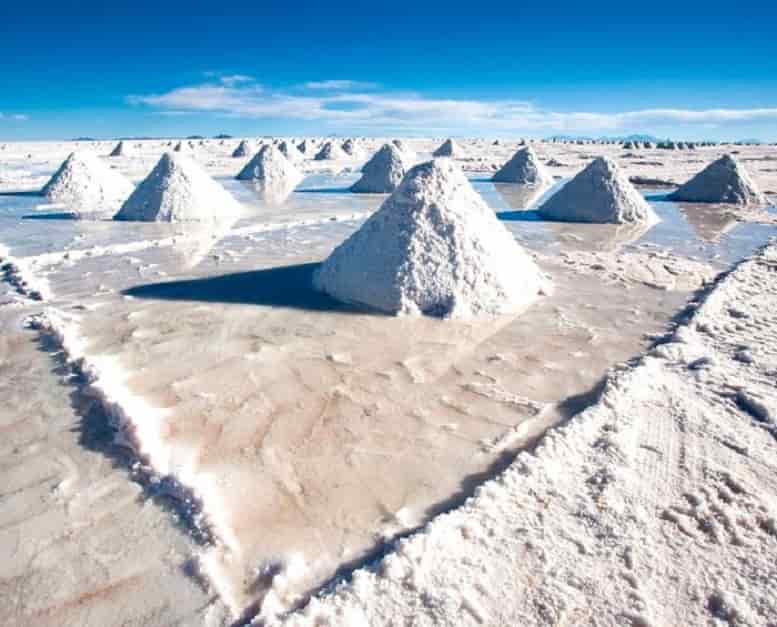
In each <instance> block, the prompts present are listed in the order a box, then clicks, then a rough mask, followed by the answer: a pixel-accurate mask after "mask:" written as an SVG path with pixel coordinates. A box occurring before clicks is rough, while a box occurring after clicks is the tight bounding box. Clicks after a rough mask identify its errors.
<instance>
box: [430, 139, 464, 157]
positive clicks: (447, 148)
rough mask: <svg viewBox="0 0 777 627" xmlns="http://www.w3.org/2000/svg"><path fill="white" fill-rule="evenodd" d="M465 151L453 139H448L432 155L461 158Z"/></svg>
mask: <svg viewBox="0 0 777 627" xmlns="http://www.w3.org/2000/svg"><path fill="white" fill-rule="evenodd" d="M462 153H463V151H462V149H461V147H460V146H459V145H458V144H457V143H456V142H455V141H453V140H452V139H446V140H445V141H444V142H443V143H442V144H441V145H440V147H439V148H438V149H437V150H435V151H434V152H433V153H432V154H433V155H434V156H435V157H460V156H461V155H462Z"/></svg>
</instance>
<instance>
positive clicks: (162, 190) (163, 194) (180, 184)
mask: <svg viewBox="0 0 777 627" xmlns="http://www.w3.org/2000/svg"><path fill="white" fill-rule="evenodd" d="M238 213H240V203H238V202H237V201H236V200H235V199H234V198H233V197H232V195H231V194H230V193H229V192H228V191H227V190H225V189H224V188H223V187H222V186H221V185H219V184H218V183H217V182H216V181H214V180H213V179H212V178H211V177H210V176H209V175H208V173H207V172H205V170H203V169H202V167H200V165H199V164H197V163H196V162H194V161H193V160H192V159H190V158H188V157H185V156H183V155H181V154H174V153H170V152H166V153H164V154H163V155H162V158H161V159H160V160H159V162H158V163H157V164H156V166H154V169H153V170H152V171H151V173H150V174H149V175H148V176H147V177H146V178H145V179H143V181H141V183H140V184H139V185H138V186H137V188H136V189H135V191H134V192H133V193H132V195H131V196H130V197H129V198H128V199H127V200H126V201H125V202H124V204H123V205H122V206H121V209H120V210H119V212H118V213H117V214H116V215H115V216H114V217H113V219H114V220H136V221H142V222H214V221H219V220H222V219H224V218H225V217H226V216H232V215H237V214H238Z"/></svg>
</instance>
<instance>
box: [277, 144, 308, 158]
mask: <svg viewBox="0 0 777 627" xmlns="http://www.w3.org/2000/svg"><path fill="white" fill-rule="evenodd" d="M278 150H280V151H281V154H283V156H284V157H286V159H288V160H289V161H292V162H295V161H300V160H301V159H303V155H302V153H301V152H300V151H299V150H297V147H296V146H295V145H294V144H293V143H292V142H290V141H286V140H284V141H282V142H281V143H280V144H278Z"/></svg>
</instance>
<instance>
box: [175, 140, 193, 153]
mask: <svg viewBox="0 0 777 627" xmlns="http://www.w3.org/2000/svg"><path fill="white" fill-rule="evenodd" d="M173 150H174V151H175V152H188V151H189V150H190V147H189V146H187V145H186V144H184V143H183V142H178V143H177V144H176V145H175V148H173Z"/></svg>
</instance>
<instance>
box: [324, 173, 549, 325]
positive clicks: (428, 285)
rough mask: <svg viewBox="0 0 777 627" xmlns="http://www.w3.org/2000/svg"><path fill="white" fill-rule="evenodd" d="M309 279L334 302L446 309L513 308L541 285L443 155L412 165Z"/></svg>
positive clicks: (393, 309) (462, 312) (461, 312)
mask: <svg viewBox="0 0 777 627" xmlns="http://www.w3.org/2000/svg"><path fill="white" fill-rule="evenodd" d="M313 282H314V286H315V288H316V289H318V290H321V291H324V292H327V293H328V294H330V295H331V296H333V297H334V298H336V299H338V300H341V301H344V302H349V303H358V304H362V305H367V306H369V307H372V308H375V309H378V310H381V311H386V312H389V313H403V314H421V313H424V314H429V315H438V316H455V317H468V316H472V315H478V314H486V315H488V314H501V313H508V312H515V311H517V310H519V309H521V308H522V307H523V306H525V305H526V304H527V303H530V302H531V301H532V300H534V299H535V298H536V297H537V295H538V294H539V293H540V291H541V290H542V289H544V288H545V287H546V285H545V283H544V279H543V277H542V275H541V274H540V271H539V270H538V268H537V266H536V265H535V264H534V262H533V261H532V260H531V258H530V257H529V256H528V255H527V254H526V253H525V252H524V250H523V249H522V248H521V247H520V246H519V245H518V244H517V242H516V241H515V239H514V238H513V236H512V235H511V234H510V233H509V232H508V231H507V229H505V227H504V225H502V224H501V223H500V222H499V220H497V218H496V215H495V214H494V212H493V211H492V210H491V209H490V208H489V207H488V206H487V205H486V204H485V202H483V200H482V199H481V197H480V196H479V195H478V194H477V192H475V190H474V189H473V188H472V186H471V185H470V184H469V182H468V181H467V179H466V177H465V176H464V174H463V173H462V172H461V170H459V169H458V168H457V167H456V165H455V164H454V163H452V162H451V161H450V160H448V159H440V160H433V161H430V162H427V163H422V164H420V165H417V166H415V167H414V168H412V169H411V170H410V171H409V172H408V173H407V174H406V175H405V177H404V179H402V182H401V183H400V185H399V187H398V188H397V189H396V191H394V193H393V194H392V195H391V196H389V198H387V199H386V201H385V202H384V203H383V205H381V207H380V209H378V211H376V212H375V213H374V214H373V215H372V216H370V218H369V219H368V220H367V221H366V222H365V223H364V224H363V225H362V227H361V228H360V229H359V230H358V231H356V232H355V233H354V234H352V235H351V236H350V237H349V238H348V239H347V240H345V241H344V242H343V243H342V244H340V245H339V246H338V247H337V248H336V249H335V250H334V251H333V252H332V254H331V255H330V256H329V258H328V259H326V260H325V261H324V262H323V264H322V265H321V266H320V267H319V268H318V269H317V270H316V273H315V274H314V279H313Z"/></svg>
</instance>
